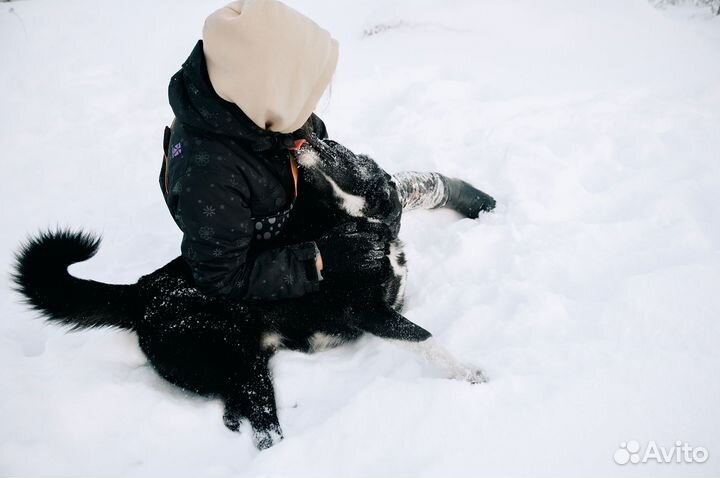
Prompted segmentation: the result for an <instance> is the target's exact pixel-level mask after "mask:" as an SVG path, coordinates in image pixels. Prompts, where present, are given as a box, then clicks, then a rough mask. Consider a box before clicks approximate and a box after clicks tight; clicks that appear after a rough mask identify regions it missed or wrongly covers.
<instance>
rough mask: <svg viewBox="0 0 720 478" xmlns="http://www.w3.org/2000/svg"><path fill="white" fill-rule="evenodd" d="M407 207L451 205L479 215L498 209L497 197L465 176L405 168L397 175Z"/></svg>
mask: <svg viewBox="0 0 720 478" xmlns="http://www.w3.org/2000/svg"><path fill="white" fill-rule="evenodd" d="M393 181H394V182H395V186H396V188H397V191H398V196H399V197H400V204H402V207H403V210H405V211H409V210H412V209H435V208H438V207H448V208H450V209H452V210H454V211H457V212H459V213H460V214H462V215H464V216H466V217H469V218H472V219H474V218H476V217H478V216H479V214H480V213H481V212H483V211H485V212H488V211H492V210H493V209H494V208H495V199H493V198H492V197H491V196H490V195H488V194H485V193H484V192H482V191H480V190H479V189H477V188H475V187H474V186H472V185H471V184H469V183H467V182H465V181H463V180H462V179H456V178H449V177H447V176H444V175H442V174H440V173H431V172H417V171H403V172H399V173H396V174H394V175H393Z"/></svg>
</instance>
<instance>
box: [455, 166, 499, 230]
mask: <svg viewBox="0 0 720 478" xmlns="http://www.w3.org/2000/svg"><path fill="white" fill-rule="evenodd" d="M442 179H443V182H444V183H445V192H446V194H447V202H446V203H445V205H444V206H445V207H448V208H450V209H452V210H453V211H457V212H459V213H460V214H462V215H463V216H465V217H469V218H470V219H475V218H477V217H478V216H479V215H480V213H481V212H489V211H492V210H493V209H495V199H493V198H492V197H491V196H490V195H488V194H485V193H484V192H482V191H480V190H479V189H477V188H475V187H473V186H472V185H470V184H469V183H466V182H465V181H463V180H462V179H457V178H448V177H446V176H442Z"/></svg>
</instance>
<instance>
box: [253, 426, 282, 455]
mask: <svg viewBox="0 0 720 478" xmlns="http://www.w3.org/2000/svg"><path fill="white" fill-rule="evenodd" d="M282 439H283V434H282V430H281V429H280V427H277V426H275V427H272V428H269V429H267V430H253V440H254V442H255V446H256V447H257V449H258V450H266V449H268V448H270V447H271V446H274V445H277V444H278V443H280V441H282Z"/></svg>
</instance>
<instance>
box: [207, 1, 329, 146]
mask: <svg viewBox="0 0 720 478" xmlns="http://www.w3.org/2000/svg"><path fill="white" fill-rule="evenodd" d="M203 51H204V53H205V60H206V62H207V68H208V74H209V75H210V82H211V83H212V86H213V88H214V89H215V91H216V92H217V94H218V95H220V97H221V98H223V99H224V100H226V101H230V102H231V103H235V104H236V105H237V106H239V107H240V109H241V110H242V111H243V113H245V114H246V115H247V116H248V117H249V118H250V119H251V120H252V121H253V122H254V123H255V124H256V125H258V126H259V127H261V128H263V129H266V130H270V131H276V132H280V133H291V132H293V131H295V130H297V129H298V128H300V127H301V126H302V125H303V124H304V123H305V121H306V120H307V119H308V118H309V117H310V114H312V112H313V110H314V109H315V106H316V105H317V103H318V101H319V100H320V97H321V96H322V94H323V92H324V91H325V89H326V88H327V86H328V84H329V83H330V79H331V78H332V75H333V73H334V72H335V67H336V65H337V60H338V42H337V40H335V39H334V38H332V37H331V36H330V33H328V32H327V31H326V30H324V29H323V28H321V27H320V26H319V25H317V24H316V23H315V22H313V21H312V20H310V19H309V18H307V17H305V16H303V15H302V14H300V13H299V12H297V11H295V10H293V9H292V8H290V7H288V6H287V5H285V4H283V3H281V2H279V1H277V0H239V1H235V2H232V3H230V4H229V5H227V6H225V7H223V8H221V9H219V10H217V11H215V12H214V13H213V14H212V15H210V16H209V17H208V18H207V19H206V20H205V26H204V28H203Z"/></svg>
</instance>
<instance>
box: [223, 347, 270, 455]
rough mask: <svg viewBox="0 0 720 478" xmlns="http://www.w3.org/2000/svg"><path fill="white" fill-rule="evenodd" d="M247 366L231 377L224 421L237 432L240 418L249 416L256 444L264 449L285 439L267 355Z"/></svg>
mask: <svg viewBox="0 0 720 478" xmlns="http://www.w3.org/2000/svg"><path fill="white" fill-rule="evenodd" d="M248 365H250V366H246V367H242V369H240V370H238V372H237V376H236V377H234V378H233V380H232V382H233V387H232V389H231V391H230V392H228V393H227V394H226V397H225V415H224V420H225V425H226V426H227V427H228V428H230V429H231V430H233V431H237V430H238V429H239V427H240V421H241V420H242V419H243V418H247V419H248V421H249V422H250V425H251V426H252V429H253V440H254V442H255V446H257V447H258V448H259V449H260V450H264V449H266V448H270V447H271V446H273V445H275V444H277V443H278V442H279V441H280V440H282V438H283V435H282V430H281V428H280V423H279V422H278V417H277V406H276V404H275V390H274V388H273V383H272V378H271V376H270V369H269V368H268V359H267V357H264V356H262V357H258V358H257V360H256V361H254V362H253V363H252V364H248Z"/></svg>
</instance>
